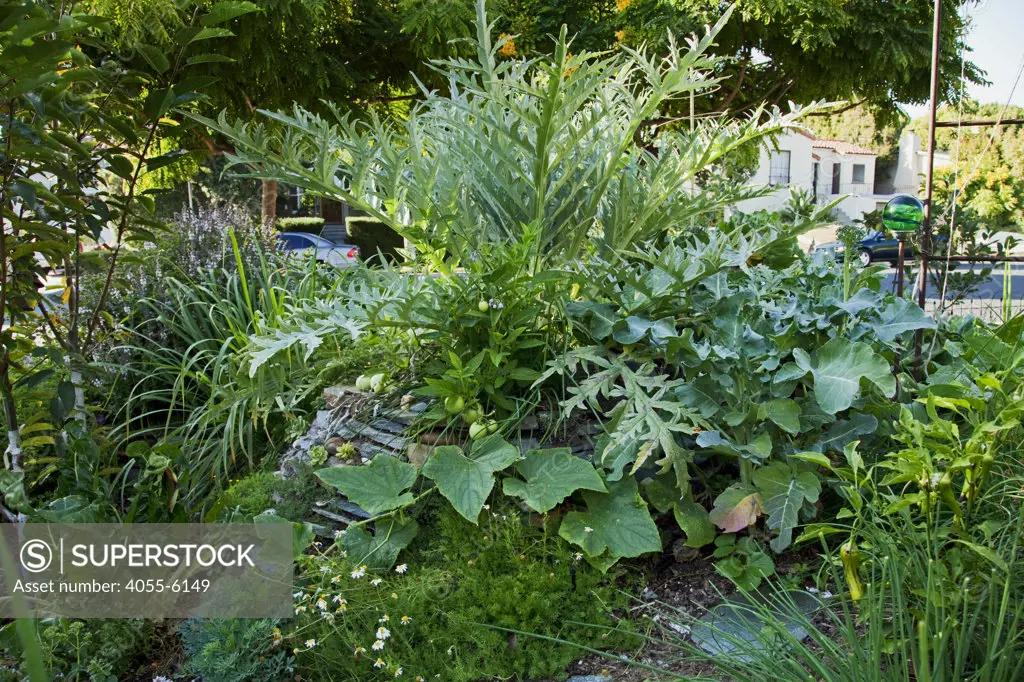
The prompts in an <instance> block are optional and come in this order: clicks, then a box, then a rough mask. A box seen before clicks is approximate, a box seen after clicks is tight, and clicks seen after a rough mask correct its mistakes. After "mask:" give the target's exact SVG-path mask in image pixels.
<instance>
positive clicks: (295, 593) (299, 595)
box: [292, 592, 302, 599]
mask: <svg viewBox="0 0 1024 682" xmlns="http://www.w3.org/2000/svg"><path fill="white" fill-rule="evenodd" d="M301 596H302V592H292V599H298V598H299V597H301Z"/></svg>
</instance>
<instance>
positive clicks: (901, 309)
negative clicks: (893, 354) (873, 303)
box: [874, 298, 935, 343]
mask: <svg viewBox="0 0 1024 682" xmlns="http://www.w3.org/2000/svg"><path fill="white" fill-rule="evenodd" d="M878 318H879V319H878V322H877V324H875V325H874V330H875V333H876V334H878V338H880V339H882V341H885V342H886V343H890V342H892V341H893V340H895V339H896V337H898V336H899V335H900V334H904V333H906V332H909V331H914V330H916V329H935V320H934V319H932V318H931V317H928V316H927V315H925V314H924V311H923V310H921V308H920V307H919V306H918V305H917V304H915V303H911V302H910V301H908V300H906V299H905V298H898V299H896V300H895V301H893V302H892V303H890V304H889V305H887V306H886V307H885V310H883V311H882V312H881V314H880V315H879V316H878Z"/></svg>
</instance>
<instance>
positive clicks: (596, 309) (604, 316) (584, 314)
mask: <svg viewBox="0 0 1024 682" xmlns="http://www.w3.org/2000/svg"><path fill="white" fill-rule="evenodd" d="M566 309H567V310H568V311H569V315H571V316H572V317H573V318H575V319H577V320H580V321H581V322H582V323H583V326H585V327H586V328H587V331H589V332H590V335H591V336H592V337H593V338H594V340H596V341H603V340H604V339H606V338H608V337H609V336H610V335H611V333H612V325H613V324H615V321H616V320H617V319H618V318H617V316H616V314H615V307H614V306H612V305H609V304H607V303H592V302H590V301H572V302H571V303H569V304H568V305H567V306H566Z"/></svg>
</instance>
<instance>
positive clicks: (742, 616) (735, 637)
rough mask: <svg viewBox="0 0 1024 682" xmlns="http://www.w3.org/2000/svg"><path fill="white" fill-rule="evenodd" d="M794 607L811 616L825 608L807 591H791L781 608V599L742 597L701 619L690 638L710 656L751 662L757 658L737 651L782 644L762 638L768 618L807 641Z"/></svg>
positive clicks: (719, 606) (709, 612)
mask: <svg viewBox="0 0 1024 682" xmlns="http://www.w3.org/2000/svg"><path fill="white" fill-rule="evenodd" d="M755 600H757V601H755ZM758 602H759V603H758ZM790 602H791V603H790ZM794 607H795V608H796V609H798V610H799V611H800V612H801V613H803V614H805V615H807V616H810V614H812V613H814V612H815V611H817V610H818V609H820V608H821V607H822V603H821V601H820V600H819V599H818V598H817V597H815V596H814V595H812V594H810V593H809V592H804V591H803V590H790V591H788V593H787V595H786V597H783V598H782V600H781V604H780V600H779V599H775V600H772V601H771V603H769V602H768V600H766V599H764V598H763V597H760V596H759V595H755V596H753V597H748V596H747V595H744V594H739V595H736V596H734V597H732V598H730V599H727V600H725V601H724V602H723V603H721V604H719V605H718V606H716V607H714V608H712V609H711V610H710V611H708V613H706V614H704V615H703V616H701V617H700V618H699V619H698V620H697V622H696V623H694V625H693V627H692V628H691V630H690V638H691V639H692V640H693V641H694V643H696V644H697V645H698V646H699V647H700V648H702V649H704V650H705V651H707V652H708V653H710V654H714V655H730V656H732V657H734V658H735V659H737V660H741V661H750V660H752V659H753V656H750V655H749V654H746V653H741V652H740V651H737V649H746V650H753V651H763V650H764V649H766V648H767V647H770V646H778V644H779V643H778V642H770V641H766V640H767V639H768V638H767V637H765V636H764V635H763V634H762V631H763V630H764V627H765V621H764V620H763V619H762V616H764V615H768V616H770V617H772V618H775V619H776V620H778V621H780V622H782V623H783V625H784V626H785V628H786V630H788V631H789V633H790V634H791V635H792V636H793V637H796V638H797V639H801V640H802V639H806V638H807V636H808V635H809V634H810V633H809V632H808V631H807V629H806V628H804V627H803V625H802V624H801V623H800V622H798V621H797V620H796V619H795V618H794V616H795V615H796V614H795V613H794Z"/></svg>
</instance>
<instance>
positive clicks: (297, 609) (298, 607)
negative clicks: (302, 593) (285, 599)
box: [295, 606, 306, 616]
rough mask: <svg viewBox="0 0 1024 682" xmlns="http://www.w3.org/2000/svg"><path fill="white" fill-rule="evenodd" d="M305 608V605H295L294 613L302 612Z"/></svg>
mask: <svg viewBox="0 0 1024 682" xmlns="http://www.w3.org/2000/svg"><path fill="white" fill-rule="evenodd" d="M305 610H306V607H305V606H296V607H295V615H296V616H297V615H299V614H300V613H302V612H303V611H305Z"/></svg>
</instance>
